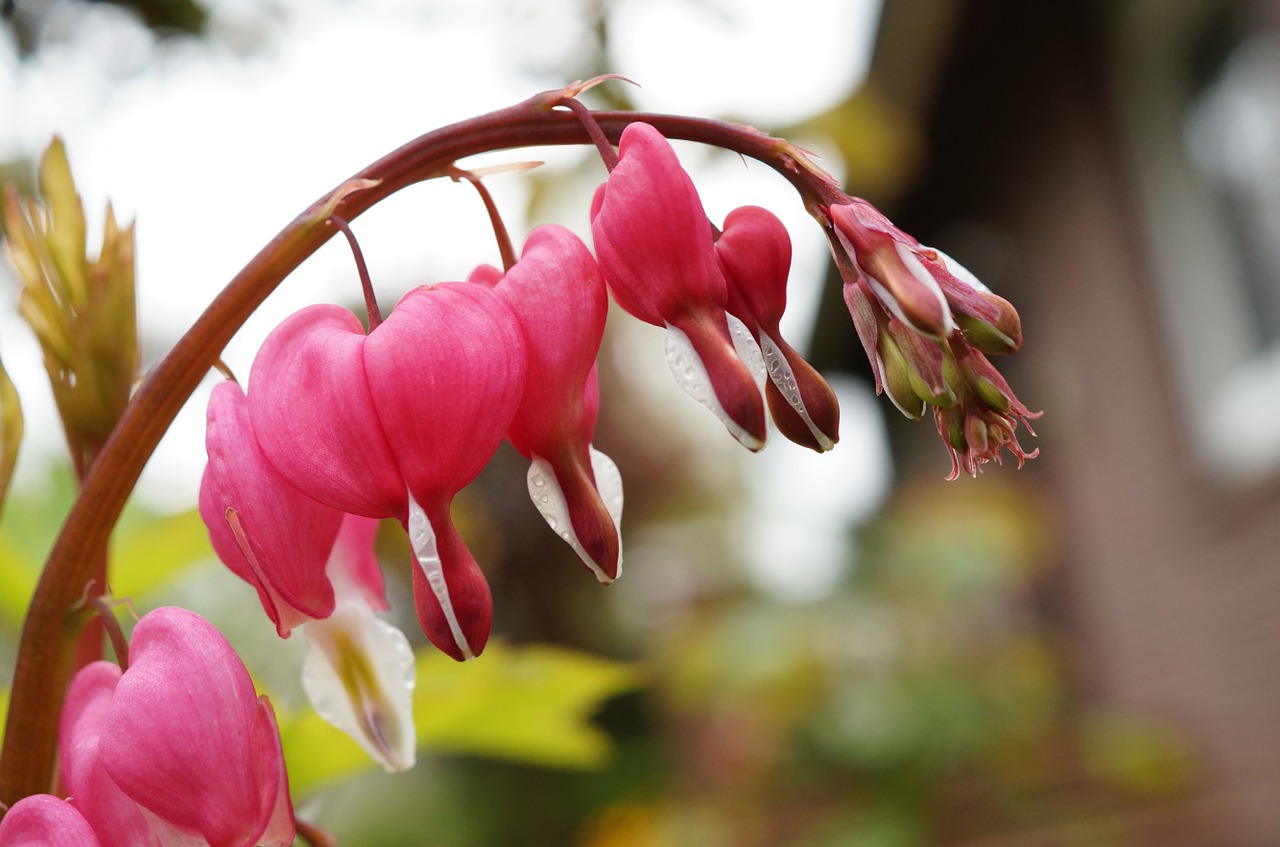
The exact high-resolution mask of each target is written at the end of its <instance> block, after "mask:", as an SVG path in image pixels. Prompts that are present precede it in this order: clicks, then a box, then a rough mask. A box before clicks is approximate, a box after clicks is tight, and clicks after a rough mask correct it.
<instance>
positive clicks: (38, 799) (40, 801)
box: [0, 794, 102, 847]
mask: <svg viewBox="0 0 1280 847" xmlns="http://www.w3.org/2000/svg"><path fill="white" fill-rule="evenodd" d="M0 847H102V842H101V841H99V840H98V836H97V835H96V834H95V833H94V831H93V827H91V826H89V822H88V821H87V820H85V819H84V816H83V815H81V814H80V812H79V811H78V810H77V809H76V807H75V806H73V805H71V804H70V803H68V802H67V801H66V800H63V799H62V798H60V797H54V796H53V795H52V794H32V795H31V796H30V797H23V798H22V799H21V800H19V801H18V802H16V803H14V804H13V806H12V807H10V809H9V811H7V812H5V815H4V819H3V820H0Z"/></svg>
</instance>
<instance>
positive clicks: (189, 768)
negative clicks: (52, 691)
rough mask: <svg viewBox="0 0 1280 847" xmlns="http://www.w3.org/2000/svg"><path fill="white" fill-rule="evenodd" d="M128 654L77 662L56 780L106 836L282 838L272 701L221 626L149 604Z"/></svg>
mask: <svg viewBox="0 0 1280 847" xmlns="http://www.w3.org/2000/svg"><path fill="white" fill-rule="evenodd" d="M129 658H130V664H129V669H128V670H127V671H123V672H122V671H121V670H120V668H119V667H118V666H117V665H114V664H112V663H110V662H94V663H92V664H89V665H87V666H85V667H84V668H82V669H81V670H80V671H79V672H78V673H77V674H76V677H75V679H74V680H73V681H72V684H71V688H70V690H69V691H68V693H67V699H66V705H65V707H64V709H63V714H62V720H61V725H60V728H59V740H60V744H61V751H62V752H61V757H62V759H61V765H62V776H63V780H64V781H65V783H66V785H67V790H68V793H69V794H70V795H71V796H73V797H75V798H76V803H77V806H78V808H79V809H80V811H81V813H82V814H83V815H84V817H85V819H86V820H87V821H88V822H89V823H90V824H91V825H92V826H93V829H94V831H95V832H97V833H98V836H99V839H100V840H101V841H102V844H103V845H104V847H112V845H117V844H118V845H122V847H123V845H136V844H160V845H163V846H164V847H168V845H184V847H186V845H194V844H208V845H211V847H246V845H257V844H265V845H272V846H273V847H275V845H279V847H283V845H287V844H290V843H292V841H293V837H294V825H293V809H292V805H291V804H290V802H289V790H288V780H287V778H286V774H285V765H284V758H283V757H282V755H281V748H280V732H279V730H278V729H277V727H276V720H275V713H274V711H273V710H272V708H271V704H270V702H269V701H268V700H267V699H266V698H265V697H261V698H260V697H257V696H256V694H255V692H254V689H253V682H252V681H251V680H250V679H249V673H248V671H246V670H245V667H244V665H243V663H241V661H240V657H239V656H237V655H236V653H235V651H234V650H233V649H232V648H231V645H230V644H228V643H227V640H226V639H225V638H223V637H222V634H221V633H219V632H218V631H217V630H216V629H214V628H213V626H212V625H211V624H209V622H208V621H206V620H204V619H203V618H201V617H200V616H199V615H197V614H195V613H194V612H189V611H186V610H185V609H178V608H162V609H156V610H155V611H153V612H150V613H148V614H147V615H145V616H143V618H142V619H141V620H140V621H138V624H137V626H135V627H134V630H133V637H132V640H131V644H130V649H129ZM194 839H198V840H194Z"/></svg>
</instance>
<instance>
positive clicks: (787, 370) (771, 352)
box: [760, 330, 836, 453]
mask: <svg viewBox="0 0 1280 847" xmlns="http://www.w3.org/2000/svg"><path fill="white" fill-rule="evenodd" d="M760 343H761V347H760V352H761V354H762V355H763V357H764V363H765V367H766V368H767V370H768V374H769V379H771V380H773V384H774V385H776V386H778V390H779V391H781V392H782V396H783V397H785V398H787V402H788V403H790V404H791V408H793V409H795V410H796V413H797V414H799V415H800V418H801V419H802V420H803V421H804V423H805V426H807V427H809V432H811V433H813V437H814V438H815V439H816V440H817V442H818V446H819V447H821V448H822V451H823V452H824V453H825V452H826V451H828V450H830V449H831V448H832V447H835V446H836V445H835V442H834V441H832V440H831V439H830V438H828V437H827V436H826V434H825V433H824V432H823V431H822V430H821V429H819V428H818V426H817V425H816V424H815V423H814V422H813V419H812V418H810V417H809V410H808V409H806V408H805V406H804V397H802V396H801V394H800V385H799V383H797V382H796V375H795V371H793V370H791V363H790V362H788V361H787V357H786V356H784V355H782V351H781V350H780V349H779V348H778V343H777V342H776V341H774V340H773V339H772V338H770V337H769V336H768V334H767V333H765V332H764V331H763V330H762V331H761V332H760Z"/></svg>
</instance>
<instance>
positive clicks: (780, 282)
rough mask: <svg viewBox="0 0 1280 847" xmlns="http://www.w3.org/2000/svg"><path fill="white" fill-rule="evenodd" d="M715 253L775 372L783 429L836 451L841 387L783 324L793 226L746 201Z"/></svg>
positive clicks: (735, 309) (770, 396)
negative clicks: (791, 338) (809, 359)
mask: <svg viewBox="0 0 1280 847" xmlns="http://www.w3.org/2000/svg"><path fill="white" fill-rule="evenodd" d="M715 253H716V259H717V260H718V261H719V263H720V269H721V270H722V271H723V272H724V277H725V281H726V283H727V285H728V295H729V299H728V311H729V314H731V315H733V316H734V317H736V318H738V319H739V320H740V321H742V322H743V324H745V325H746V327H747V329H748V330H749V331H750V332H751V334H752V336H753V337H754V338H755V340H756V343H757V344H758V345H759V346H760V351H761V354H762V356H763V358H764V365H765V371H766V373H767V374H768V376H769V382H768V384H767V385H766V387H765V398H766V399H767V400H768V403H769V411H770V413H771V414H772V415H773V421H774V423H775V424H776V425H777V427H778V431H779V432H781V433H782V434H783V435H785V436H786V437H787V438H789V439H791V440H792V441H794V442H796V443H797V444H803V445H804V446H806V447H809V448H810V449H812V450H817V451H818V452H820V453H821V452H825V451H827V450H830V449H831V448H832V447H834V446H835V443H836V441H837V440H839V437H840V436H839V432H840V406H839V404H838V402H837V401H836V395H835V392H834V391H832V390H831V386H829V385H827V382H826V380H824V379H823V378H822V377H821V376H820V375H819V374H818V372H817V371H816V370H814V369H813V367H812V366H811V365H810V364H809V363H808V362H806V361H805V360H804V357H803V356H801V355H800V354H799V353H798V352H797V351H796V350H795V348H793V347H792V346H791V345H790V344H788V343H787V342H786V340H785V339H784V338H783V337H782V330H781V329H780V328H779V324H780V323H781V321H782V313H783V311H784V310H785V309H786V306H787V278H788V276H789V275H790V272H791V238H790V236H788V235H787V228H786V227H785V226H784V225H783V223H782V221H780V220H778V218H777V217H776V216H775V215H774V214H773V213H772V212H770V211H768V210H767V209H762V208H760V207H759V206H742V207H740V208H737V209H734V210H733V211H732V212H730V213H729V215H728V217H726V218H725V221H724V229H723V231H722V232H721V234H720V237H719V238H718V239H716V242H715Z"/></svg>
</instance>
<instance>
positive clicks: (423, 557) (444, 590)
mask: <svg viewBox="0 0 1280 847" xmlns="http://www.w3.org/2000/svg"><path fill="white" fill-rule="evenodd" d="M409 544H410V545H411V546H412V547H413V555H414V558H416V559H417V560H418V567H419V568H421V569H422V575H423V576H424V577H426V578H427V585H430V586H431V591H432V593H434V594H435V596H436V600H437V601H438V602H439V603H440V608H441V610H442V611H443V612H444V619H445V621H447V622H448V624H449V632H450V633H451V634H452V635H453V643H454V644H456V645H458V649H459V650H460V651H462V655H463V656H464V657H465V658H467V659H474V658H475V657H476V656H475V653H473V652H472V651H471V645H470V644H468V643H467V637H466V636H465V635H463V634H462V625H461V624H460V623H459V622H458V614H457V612H455V611H454V609H453V599H452V598H451V597H450V596H449V584H448V583H447V582H445V579H444V565H443V564H441V562H440V552H439V550H438V549H437V548H436V532H435V530H434V529H432V528H431V521H429V520H427V513H426V512H424V511H422V507H421V506H419V505H418V501H416V500H414V499H413V494H410V495H409Z"/></svg>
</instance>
